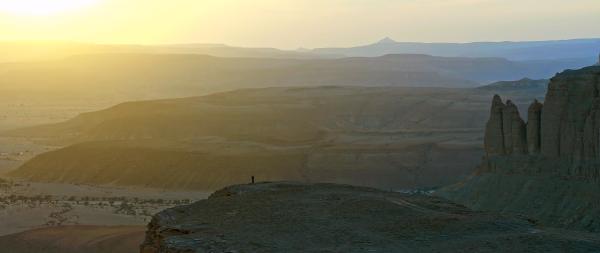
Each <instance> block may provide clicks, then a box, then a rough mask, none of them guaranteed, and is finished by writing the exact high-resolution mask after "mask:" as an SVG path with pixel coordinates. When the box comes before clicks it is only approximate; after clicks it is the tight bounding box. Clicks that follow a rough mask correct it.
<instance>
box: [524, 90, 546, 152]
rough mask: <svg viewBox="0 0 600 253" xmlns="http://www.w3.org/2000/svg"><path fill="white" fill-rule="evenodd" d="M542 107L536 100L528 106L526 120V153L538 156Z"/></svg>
mask: <svg viewBox="0 0 600 253" xmlns="http://www.w3.org/2000/svg"><path fill="white" fill-rule="evenodd" d="M543 107H544V105H542V103H540V102H538V101H537V99H536V100H534V101H533V103H532V104H531V106H529V110H528V112H527V114H528V120H527V151H528V152H529V154H539V153H540V146H541V139H542V138H541V135H540V133H541V124H542V109H543Z"/></svg>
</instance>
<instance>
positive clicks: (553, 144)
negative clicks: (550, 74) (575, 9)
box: [439, 66, 600, 231]
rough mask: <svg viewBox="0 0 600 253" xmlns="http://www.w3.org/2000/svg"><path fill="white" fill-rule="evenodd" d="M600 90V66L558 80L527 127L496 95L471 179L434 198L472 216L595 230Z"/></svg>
mask: <svg viewBox="0 0 600 253" xmlns="http://www.w3.org/2000/svg"><path fill="white" fill-rule="evenodd" d="M599 89H600V66H591V67H587V68H583V69H579V70H567V71H564V72H562V73H560V74H557V75H556V76H555V77H554V78H552V80H551V82H550V84H549V87H548V91H547V95H546V98H545V102H544V104H543V105H542V104H541V103H540V102H538V101H534V102H533V103H532V104H531V106H530V107H529V109H528V111H527V113H528V115H527V119H528V122H527V123H526V124H525V123H524V122H523V120H522V119H521V118H520V116H519V112H518V110H517V109H516V108H515V107H514V106H513V105H512V103H511V102H510V101H507V102H506V103H503V102H502V99H501V98H500V97H499V96H495V97H494V98H493V101H492V107H491V114H490V118H489V121H488V123H487V128H486V132H485V138H484V140H485V143H484V146H485V150H486V156H485V157H484V159H483V162H482V164H481V165H480V166H479V168H478V170H477V173H476V176H474V177H472V178H471V179H469V180H467V181H466V182H463V183H461V184H457V185H454V186H451V187H446V188H445V189H444V190H442V191H440V192H439V194H440V195H442V196H444V197H446V198H449V199H451V200H454V201H457V202H459V203H462V204H465V205H467V206H469V207H472V208H474V209H479V210H491V211H503V212H511V213H514V212H516V213H522V214H524V215H527V216H529V217H532V218H534V219H536V220H539V221H540V222H542V223H543V224H546V225H552V226H559V227H569V228H576V229H584V230H591V231H600V220H599V219H598V218H597V217H600V205H599V204H598V199H600V92H599Z"/></svg>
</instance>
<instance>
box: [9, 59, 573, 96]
mask: <svg viewBox="0 0 600 253" xmlns="http://www.w3.org/2000/svg"><path fill="white" fill-rule="evenodd" d="M570 67H572V65H569V64H560V63H551V62H537V63H532V62H516V61H509V60H506V59H502V58H464V57H436V56H429V55H416V54H404V55H386V56H381V57H352V58H341V59H273V58H221V57H212V56H206V55H195V54H138V53H135V54H134V53H114V54H87V55H77V56H71V57H67V58H64V59H59V60H48V61H39V62H19V63H4V64H0V78H1V80H2V82H0V91H2V93H4V94H11V92H13V93H15V94H20V95H23V94H29V95H31V94H36V93H39V94H43V95H44V96H45V97H48V96H50V95H51V94H59V95H60V96H65V95H68V94H72V95H74V96H85V95H94V96H104V95H107V93H109V94H108V95H110V96H115V95H117V94H118V95H119V96H124V100H136V99H148V98H167V97H177V96H192V95H201V94H208V93H212V92H218V91H225V90H233V89H240V88H257V87H290V86H303V87H307V86H323V85H336V86H395V87H446V88H463V87H477V86H479V85H481V84H483V83H489V82H493V81H498V80H518V79H521V78H523V77H530V78H536V79H541V78H547V77H549V76H552V75H553V74H554V73H556V72H558V71H561V70H563V69H567V68H570Z"/></svg>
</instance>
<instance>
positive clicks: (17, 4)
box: [0, 0, 99, 16]
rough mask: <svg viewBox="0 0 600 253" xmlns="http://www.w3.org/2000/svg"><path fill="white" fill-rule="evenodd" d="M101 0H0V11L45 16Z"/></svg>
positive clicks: (79, 7)
mask: <svg viewBox="0 0 600 253" xmlns="http://www.w3.org/2000/svg"><path fill="white" fill-rule="evenodd" d="M98 1H99V0H52V1H49V0H0V12H5V13H10V14H13V15H27V16H45V15H55V14H59V13H63V12H68V11H73V10H77V9H81V8H84V7H88V6H90V5H93V4H95V3H97V2H98Z"/></svg>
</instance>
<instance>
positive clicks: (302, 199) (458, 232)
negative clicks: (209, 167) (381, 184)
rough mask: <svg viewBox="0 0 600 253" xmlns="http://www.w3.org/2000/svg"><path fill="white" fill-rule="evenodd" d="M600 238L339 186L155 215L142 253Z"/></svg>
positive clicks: (570, 242) (383, 248) (257, 187)
mask: <svg viewBox="0 0 600 253" xmlns="http://www.w3.org/2000/svg"><path fill="white" fill-rule="evenodd" d="M599 248H600V236H599V235H597V234H588V233H582V232H571V231H566V230H555V229H547V228H544V227H540V226H537V225H536V224H535V223H534V222H533V221H531V220H528V219H526V218H524V217H515V216H509V215H497V214H493V213H485V212H475V211H472V210H470V209H468V208H466V207H464V206H461V205H457V204H453V203H451V202H449V201H446V200H444V199H441V198H437V197H431V196H427V195H422V194H412V195H410V194H404V193H397V192H389V191H381V190H376V189H371V188H361V187H354V186H347V185H334V184H302V183H290V182H279V183H259V184H254V185H237V186H231V187H227V188H225V189H222V190H220V191H217V192H215V193H214V194H213V195H212V196H211V197H210V198H208V199H207V200H202V201H199V202H197V203H194V204H192V205H188V206H181V207H176V208H172V209H168V210H166V211H163V212H161V213H159V214H157V215H156V216H154V218H153V220H152V222H151V223H150V225H149V230H148V232H147V234H146V240H145V243H144V245H143V247H142V249H141V252H143V253H159V252H160V253H175V252H178V253H179V252H596V251H597V250H598V249H599Z"/></svg>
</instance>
